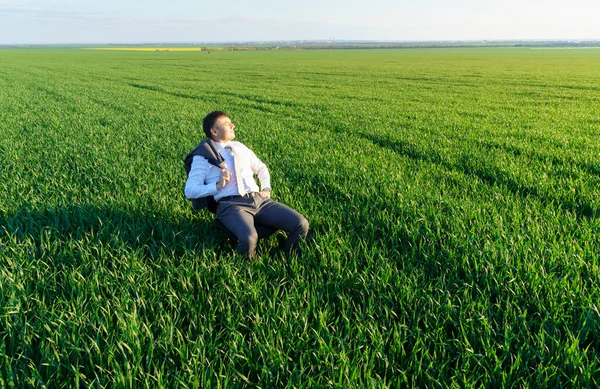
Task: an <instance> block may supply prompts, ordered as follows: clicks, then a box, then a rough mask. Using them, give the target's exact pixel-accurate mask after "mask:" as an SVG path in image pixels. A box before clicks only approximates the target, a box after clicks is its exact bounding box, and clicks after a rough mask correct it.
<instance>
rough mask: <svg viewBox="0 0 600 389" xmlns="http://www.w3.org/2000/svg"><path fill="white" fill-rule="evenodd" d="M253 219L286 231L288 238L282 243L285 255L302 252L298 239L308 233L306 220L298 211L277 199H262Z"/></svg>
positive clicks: (261, 223) (298, 254) (258, 222)
mask: <svg viewBox="0 0 600 389" xmlns="http://www.w3.org/2000/svg"><path fill="white" fill-rule="evenodd" d="M254 221H255V222H256V223H257V224H260V225H263V226H269V227H272V228H277V229H280V230H283V231H285V232H287V234H288V238H287V240H286V241H285V245H284V252H285V254H286V255H290V254H295V255H297V256H300V255H301V254H302V252H301V250H300V245H299V241H300V239H304V238H306V235H307V234H308V221H307V220H306V218H305V217H304V216H302V215H301V214H300V213H298V212H297V211H295V210H293V209H292V208H290V207H288V206H287V205H284V204H281V203H278V202H277V201H273V200H271V199H262V201H261V203H260V205H259V207H258V212H257V213H256V215H255V216H254Z"/></svg>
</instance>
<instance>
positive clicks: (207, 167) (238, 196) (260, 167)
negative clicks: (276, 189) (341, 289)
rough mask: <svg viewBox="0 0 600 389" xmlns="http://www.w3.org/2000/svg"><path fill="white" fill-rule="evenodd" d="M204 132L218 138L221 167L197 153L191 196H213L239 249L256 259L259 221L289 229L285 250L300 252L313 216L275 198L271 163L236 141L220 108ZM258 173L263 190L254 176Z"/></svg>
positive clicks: (219, 218)
mask: <svg viewBox="0 0 600 389" xmlns="http://www.w3.org/2000/svg"><path fill="white" fill-rule="evenodd" d="M202 127H203V129H204V134H205V135H206V136H207V138H210V139H212V140H213V141H214V145H215V146H216V151H217V152H218V153H219V154H220V156H218V157H219V159H221V157H222V160H223V161H224V162H223V163H221V165H220V166H216V165H215V164H211V163H209V161H208V160H207V159H206V158H204V157H203V156H200V155H194V156H193V159H192V162H191V169H190V170H189V174H188V179H187V182H186V184H185V195H186V197H187V198H188V199H197V198H201V197H206V196H214V199H215V200H216V201H217V209H216V217H217V221H219V222H220V223H221V224H222V225H223V226H225V228H227V229H228V230H229V231H231V233H233V235H235V237H236V238H237V240H238V243H237V247H236V249H237V251H238V252H239V253H241V254H244V255H246V256H247V257H248V258H252V257H253V256H254V254H255V249H256V244H257V242H258V233H257V231H256V226H261V227H265V228H267V229H268V228H271V229H273V230H276V229H280V230H283V231H285V232H287V234H288V236H287V240H286V241H285V246H284V251H285V253H286V255H290V254H295V255H297V256H300V254H301V252H300V247H299V244H298V242H299V240H300V239H301V238H302V239H303V238H306V234H307V233H308V221H307V220H306V219H305V218H304V216H302V215H301V214H299V213H298V212H296V211H295V210H293V209H291V208H290V207H288V206H286V205H284V204H281V203H278V202H277V201H273V200H272V199H271V182H270V179H271V177H270V175H269V170H268V169H267V166H266V165H265V164H264V163H262V162H261V160H260V159H258V158H257V157H256V155H255V154H254V153H253V152H252V150H250V149H249V148H248V147H246V146H244V145H243V144H242V143H240V142H234V141H233V138H234V137H235V133H234V131H233V130H234V129H235V126H234V125H233V123H232V122H231V120H230V119H229V118H228V117H227V114H225V113H224V112H221V111H214V112H211V113H209V114H208V115H206V117H205V118H204V120H203V122H202ZM255 174H256V175H257V176H258V179H259V181H260V185H261V189H260V190H259V188H258V185H257V184H256V181H255V179H254V175H255Z"/></svg>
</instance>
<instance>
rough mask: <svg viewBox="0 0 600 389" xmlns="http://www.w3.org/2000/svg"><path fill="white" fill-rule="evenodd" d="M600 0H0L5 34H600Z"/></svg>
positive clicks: (10, 37)
mask: <svg viewBox="0 0 600 389" xmlns="http://www.w3.org/2000/svg"><path fill="white" fill-rule="evenodd" d="M598 15H600V0H570V1H559V0H545V1H542V0H521V1H518V0H504V1H498V0H494V1H491V0H479V1H476V0H454V1H442V0H420V1H419V0H414V1H405V0H396V1H393V0H369V1H367V0H320V1H318V0H302V1H298V2H291V1H286V0H280V1H273V0H254V1H242V0H229V1H227V0H225V1H198V0H196V1H194V0H164V1H157V0H144V1H142V0H103V1H99V0H97V1H85V0H80V1H76V0H46V1H42V0H19V1H16V0H0V44H31V43H142V42H157V43H167V42H225V41H256V40H324V39H331V38H334V39H336V40H399V41H407V40H481V39H487V40H498V39H600V22H598V21H597V19H598Z"/></svg>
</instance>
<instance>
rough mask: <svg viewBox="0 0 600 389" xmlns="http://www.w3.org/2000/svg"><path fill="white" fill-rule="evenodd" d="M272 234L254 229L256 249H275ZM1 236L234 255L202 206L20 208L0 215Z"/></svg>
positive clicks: (229, 238)
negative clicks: (172, 210) (181, 209)
mask: <svg viewBox="0 0 600 389" xmlns="http://www.w3.org/2000/svg"><path fill="white" fill-rule="evenodd" d="M275 232H276V230H273V229H270V228H258V233H259V237H260V238H261V243H260V244H259V250H261V251H262V252H264V251H265V250H268V252H269V253H274V252H276V250H277V249H278V248H279V246H281V238H282V236H280V235H279V234H277V238H274V237H272V238H270V239H266V238H269V237H271V236H272V235H273V234H275ZM6 236H10V237H12V238H13V240H15V241H25V240H29V241H33V244H34V245H35V247H37V248H41V247H43V246H44V244H45V242H67V241H85V242H89V243H91V244H92V245H93V244H98V245H102V246H104V247H113V248H116V247H121V248H126V249H127V251H131V252H133V251H141V252H142V253H143V255H144V257H145V258H147V259H148V260H159V256H161V255H164V252H165V250H167V251H168V252H169V253H170V254H171V255H172V256H174V257H176V258H177V257H179V258H181V257H183V256H185V255H192V256H198V254H199V253H201V252H203V251H205V250H208V251H212V252H214V253H215V254H216V255H217V256H220V255H221V254H226V255H233V253H234V249H235V242H236V240H235V237H234V236H233V235H232V234H231V233H230V232H229V231H227V229H226V228H225V227H224V226H222V225H219V223H215V222H214V216H213V215H212V214H210V213H209V212H208V211H206V210H203V211H190V213H189V214H187V213H186V214H184V215H183V216H182V215H174V214H162V213H161V212H160V211H156V210H148V211H143V210H136V209H124V208H119V207H117V206H96V205H87V204H73V205H68V206H64V205H63V206H56V207H52V206H45V207H40V208H33V207H29V206H25V207H23V208H21V209H20V210H18V211H16V212H13V213H12V214H5V215H1V214H0V238H3V237H6ZM267 241H268V243H267ZM261 245H262V246H264V247H262V248H261V247H260V246H261Z"/></svg>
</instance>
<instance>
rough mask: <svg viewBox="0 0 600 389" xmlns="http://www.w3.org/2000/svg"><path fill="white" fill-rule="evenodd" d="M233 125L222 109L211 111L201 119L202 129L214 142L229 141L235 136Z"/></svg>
mask: <svg viewBox="0 0 600 389" xmlns="http://www.w3.org/2000/svg"><path fill="white" fill-rule="evenodd" d="M234 128H235V126H234V125H233V123H232V122H231V120H230V119H229V117H227V114H226V113H225V112H223V111H212V112H211V113H209V114H208V115H206V116H205V117H204V120H202V129H203V130H204V134H205V135H206V137H207V138H212V139H213V140H214V141H215V142H229V141H230V140H232V139H233V138H235V133H234V132H233V129H234Z"/></svg>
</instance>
